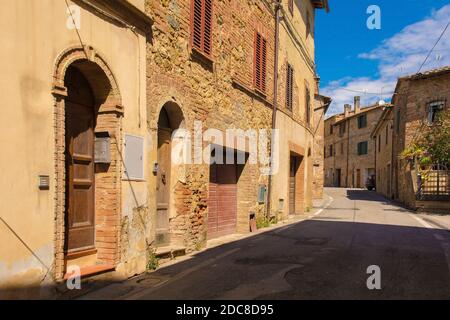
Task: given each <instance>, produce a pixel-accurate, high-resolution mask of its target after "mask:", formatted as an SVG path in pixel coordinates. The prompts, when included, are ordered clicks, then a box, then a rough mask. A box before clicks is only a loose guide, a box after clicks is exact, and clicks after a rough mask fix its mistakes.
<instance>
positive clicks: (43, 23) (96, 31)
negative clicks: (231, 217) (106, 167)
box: [0, 0, 152, 287]
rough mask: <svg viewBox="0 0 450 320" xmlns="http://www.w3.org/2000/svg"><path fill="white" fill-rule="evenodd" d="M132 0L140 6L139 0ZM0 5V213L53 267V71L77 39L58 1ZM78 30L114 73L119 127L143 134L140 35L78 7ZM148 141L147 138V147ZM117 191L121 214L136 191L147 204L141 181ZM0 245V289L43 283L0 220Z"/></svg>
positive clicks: (37, 265)
mask: <svg viewBox="0 0 450 320" xmlns="http://www.w3.org/2000/svg"><path fill="white" fill-rule="evenodd" d="M132 2H133V3H134V4H135V5H136V6H138V7H141V8H143V6H144V1H143V0H133V1H132ZM2 8H7V10H1V11H0V26H1V30H0V37H1V38H2V44H3V48H2V51H1V53H0V56H1V62H0V64H1V69H2V71H3V75H4V76H3V77H1V78H0V88H1V91H2V96H3V99H4V100H3V104H4V106H5V107H4V108H3V110H2V116H1V117H0V145H1V149H2V154H1V157H0V168H2V172H3V175H2V179H1V183H0V191H1V192H0V217H1V218H2V219H4V221H5V222H6V223H7V224H8V225H9V226H10V227H11V228H12V229H13V230H14V232H16V233H17V235H18V236H19V237H20V238H21V239H22V240H23V242H24V243H25V244H26V245H27V246H28V247H29V248H30V249H31V251H33V252H34V254H35V255H36V256H38V257H39V259H40V260H42V262H43V264H45V265H46V266H47V267H51V266H52V263H53V259H54V232H55V230H54V227H55V225H54V224H55V221H54V219H55V208H54V207H55V201H54V196H55V187H56V186H55V183H54V181H55V172H54V171H55V169H54V165H55V163H54V152H55V150H54V141H55V136H54V114H53V113H54V97H53V95H52V93H51V90H52V83H53V73H54V70H55V61H56V59H57V57H58V55H59V54H60V53H61V52H63V51H64V50H65V49H67V48H69V47H73V46H78V45H80V40H79V38H78V36H77V33H76V32H75V30H69V29H68V28H67V27H66V24H67V21H68V18H69V16H68V14H67V11H66V10H67V8H66V6H65V2H64V1H55V0H38V1H36V0H33V1H30V0H4V1H3V2H2ZM79 32H80V36H81V39H82V41H83V44H84V45H90V46H92V47H93V48H94V49H95V50H96V51H97V52H98V53H99V54H100V55H101V56H102V57H103V58H104V59H105V61H106V62H107V64H108V66H109V67H110V69H111V70H112V72H113V74H114V76H115V78H116V81H117V83H118V86H119V88H120V92H121V95H122V101H123V105H124V110H125V116H124V118H123V120H122V125H123V126H122V128H123V133H130V134H134V135H139V136H142V137H147V130H146V118H145V114H146V113H145V104H146V95H145V88H146V87H145V81H146V57H145V52H146V42H145V37H144V36H142V35H138V36H137V35H135V34H134V33H133V32H131V30H129V29H127V28H122V27H119V26H116V25H114V24H111V23H109V22H107V21H105V20H104V19H102V18H100V17H99V16H97V15H95V14H93V13H91V12H88V11H86V10H84V9H81V29H80V30H79ZM5 75H7V76H5ZM151 146H152V144H151V142H150V141H148V139H147V141H146V148H147V149H148V148H150V147H151ZM146 154H147V155H148V152H146ZM40 174H45V175H49V176H50V190H48V191H46V190H42V191H41V190H39V188H38V176H39V175H40ZM145 174H146V175H147V174H148V172H145ZM131 187H132V188H133V190H134V192H131ZM122 196H123V197H122V204H123V212H122V213H123V215H129V214H132V212H133V210H132V209H133V208H134V206H135V201H134V196H136V199H137V200H138V202H139V203H140V204H142V205H146V202H147V194H146V186H145V183H144V182H132V183H131V184H130V183H128V182H126V181H123V182H122ZM131 198H133V200H130V199H131ZM0 243H3V244H5V243H6V244H8V245H2V246H0V287H1V286H5V285H6V284H9V285H12V284H17V283H21V284H24V283H28V284H33V285H36V284H39V283H40V282H41V281H42V279H43V277H44V275H45V274H46V272H47V271H46V267H44V266H43V265H42V263H41V262H39V261H38V259H37V258H35V257H34V256H33V255H32V253H31V252H30V250H28V249H27V248H26V247H25V245H24V244H22V243H21V242H20V241H19V239H18V238H17V237H16V236H15V235H13V233H12V232H11V231H10V230H9V229H8V228H7V227H6V225H5V224H4V223H3V222H2V221H0ZM47 278H51V272H50V273H49V274H48V276H47ZM11 282H12V283H11Z"/></svg>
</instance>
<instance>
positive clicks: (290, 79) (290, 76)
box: [286, 64, 294, 111]
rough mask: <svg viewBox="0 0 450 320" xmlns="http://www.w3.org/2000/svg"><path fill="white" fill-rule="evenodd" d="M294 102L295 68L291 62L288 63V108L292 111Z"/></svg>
mask: <svg viewBox="0 0 450 320" xmlns="http://www.w3.org/2000/svg"><path fill="white" fill-rule="evenodd" d="M293 104H294V69H293V68H292V66H291V65H290V64H288V66H287V75H286V108H287V109H289V110H291V111H292V107H293Z"/></svg>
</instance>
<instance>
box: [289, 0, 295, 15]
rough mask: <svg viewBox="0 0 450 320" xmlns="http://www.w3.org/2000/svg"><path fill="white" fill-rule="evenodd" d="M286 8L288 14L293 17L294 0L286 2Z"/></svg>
mask: <svg viewBox="0 0 450 320" xmlns="http://www.w3.org/2000/svg"><path fill="white" fill-rule="evenodd" d="M288 1H289V3H288V7H289V13H290V14H291V16H293V15H294V0H288Z"/></svg>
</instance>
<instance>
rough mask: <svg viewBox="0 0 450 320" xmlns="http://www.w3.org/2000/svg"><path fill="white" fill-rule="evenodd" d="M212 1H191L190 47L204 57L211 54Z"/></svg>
mask: <svg viewBox="0 0 450 320" xmlns="http://www.w3.org/2000/svg"><path fill="white" fill-rule="evenodd" d="M212 2H213V0H192V8H191V10H192V13H191V29H192V30H191V45H192V47H193V48H195V49H197V50H198V51H200V52H201V53H203V54H205V55H206V56H211V53H212V19H213V16H212V8H213V5H212Z"/></svg>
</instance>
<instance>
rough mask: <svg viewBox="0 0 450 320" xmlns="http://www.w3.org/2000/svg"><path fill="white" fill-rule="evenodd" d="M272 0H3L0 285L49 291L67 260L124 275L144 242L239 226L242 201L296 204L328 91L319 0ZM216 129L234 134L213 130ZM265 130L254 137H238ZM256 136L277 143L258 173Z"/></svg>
mask: <svg viewBox="0 0 450 320" xmlns="http://www.w3.org/2000/svg"><path fill="white" fill-rule="evenodd" d="M275 4H276V3H274V2H273V1H265V0H246V1H231V2H226V3H225V2H223V1H212V0H211V1H208V0H206V1H176V0H173V1H151V0H146V1H144V0H133V1H126V0H118V1H114V2H111V1H106V0H89V1H88V0H73V1H71V2H68V3H67V5H66V3H65V2H64V1H58V2H57V3H56V4H55V3H54V1H44V0H43V1H32V2H31V5H30V3H28V2H27V3H25V2H18V3H17V2H16V1H13V0H7V2H6V3H4V4H3V6H5V7H6V6H8V7H10V10H3V11H2V16H1V18H2V22H4V28H2V31H0V33H1V36H2V39H5V43H7V44H8V45H7V46H6V47H5V49H4V50H3V51H2V53H1V55H2V61H3V70H5V72H7V74H10V75H11V76H10V77H8V79H6V78H5V77H3V78H1V79H0V87H2V88H5V92H9V94H8V96H6V97H5V99H7V100H6V101H5V103H6V104H8V105H9V106H11V108H7V109H6V110H5V114H4V116H2V118H1V119H2V121H3V122H2V126H1V128H2V129H0V130H3V132H2V134H1V137H2V138H1V139H2V140H1V145H2V146H3V153H2V154H3V157H1V158H0V161H1V163H0V164H1V166H2V167H3V168H10V170H6V171H5V173H4V177H3V179H2V185H1V191H2V193H1V194H2V195H1V197H2V199H1V201H0V203H1V210H0V212H1V221H0V241H2V243H8V244H10V245H9V246H1V247H0V292H1V294H0V296H1V297H2V298H12V297H21V298H27V297H48V296H54V295H55V294H56V290H55V288H54V285H55V284H58V283H61V282H62V281H64V279H67V277H68V276H70V274H71V273H70V272H71V270H72V269H73V270H75V271H77V270H78V271H80V273H81V276H82V277H89V276H92V275H96V274H103V273H105V272H107V277H108V279H123V278H127V277H130V276H133V275H135V274H139V273H141V272H144V271H145V270H146V267H147V263H148V261H149V257H150V256H151V255H153V254H154V252H155V250H160V251H164V250H169V251H170V250H173V249H174V248H182V250H183V251H186V252H190V251H195V250H199V249H201V248H203V247H204V246H205V245H206V241H207V240H208V239H212V238H216V237H220V236H223V235H226V234H230V233H235V232H239V233H247V232H249V222H250V219H252V218H254V217H255V216H259V217H261V216H264V215H267V214H270V215H271V216H274V215H278V216H279V217H280V218H286V217H288V216H289V214H300V213H303V212H304V211H306V210H307V208H308V207H311V205H312V198H313V194H314V196H315V197H319V196H320V195H321V188H320V186H319V185H317V183H318V182H316V185H315V186H314V183H313V179H314V177H315V176H320V175H321V174H320V172H321V170H322V169H321V152H322V150H323V147H322V144H321V142H320V139H321V134H320V132H321V130H322V129H321V128H323V113H324V112H325V111H326V107H327V105H328V104H329V99H328V98H326V97H322V96H320V95H319V91H318V81H317V75H316V73H315V64H314V32H313V30H314V29H313V28H314V27H313V26H314V12H315V10H316V9H321V8H325V9H327V8H328V4H327V1H309V0H308V1H307V0H303V1H293V2H292V6H291V2H290V1H287V0H286V1H285V2H284V1H283V2H282V3H281V4H280V6H279V7H278V6H276V5H275ZM277 8H278V10H279V13H280V16H282V17H283V18H280V23H279V38H278V39H279V41H278V42H276V41H275V39H276V37H275V35H276V30H277V28H276V24H277V23H276V21H277V19H276V18H275V12H276V10H277ZM291 9H292V10H291ZM280 11H281V12H280ZM6 12H7V13H6ZM281 13H282V14H281ZM49 14H51V16H52V19H50V20H48V21H47V22H45V23H43V22H42V23H39V24H37V25H34V24H33V25H32V24H30V23H28V22H29V21H38V20H39V21H42V20H40V18H39V17H41V16H43V15H49ZM289 14H291V16H289ZM13 26H19V27H17V28H16V27H14V28H13ZM277 43H278V45H277ZM276 48H278V50H276ZM276 57H278V64H276V60H277V59H276ZM288 65H289V66H290V67H289V68H288ZM275 70H277V71H278V73H277V77H275V76H274V71H275ZM288 70H289V72H288ZM275 78H278V82H277V83H276V84H277V85H276V86H275V85H274V83H275V80H276V79H275ZM274 88H276V90H274ZM288 100H289V102H288V103H287V101H288ZM274 104H275V108H274ZM274 110H276V112H275V115H276V116H275V117H274ZM274 120H275V121H274ZM10 123H14V126H13V127H11V126H10V125H9V124H10ZM274 124H275V126H274ZM273 128H277V129H279V132H280V133H279V144H278V145H277V147H274V145H273V144H271V143H270V136H271V133H272V131H273ZM229 129H238V131H237V134H236V135H235V136H231V138H228V136H226V137H225V138H224V137H223V135H222V133H224V132H227V130H229ZM252 130H253V131H252ZM264 130H265V131H266V132H268V136H269V137H268V139H264V137H263V136H261V135H259V136H258V137H257V139H258V140H252V139H254V136H253V135H252V132H258V133H259V132H260V131H264ZM316 130H317V133H316ZM233 133H236V131H233ZM11 137H14V138H13V139H11ZM315 139H318V140H317V141H316V140H315ZM255 141H256V143H255ZM255 146H259V148H262V149H265V148H266V149H268V150H270V148H271V147H272V149H273V151H274V154H278V159H279V162H278V164H277V166H276V167H277V168H276V169H277V170H275V171H274V173H275V174H274V176H273V177H272V178H271V179H269V176H268V171H267V167H268V165H270V163H267V159H259V158H258V161H257V162H254V161H252V160H253V159H252V154H253V151H254V150H255V149H254V148H255ZM174 150H177V152H174ZM29 155H32V156H31V157H30V156H29ZM222 156H223V157H224V158H227V156H229V157H231V159H233V160H234V162H233V161H231V162H233V163H228V162H227V163H225V164H223V163H221V161H220V158H221V157H222ZM180 159H181V160H182V161H180ZM239 159H240V160H242V161H241V162H238V163H237V160H239ZM316 165H317V168H318V169H317V170H316V171H314V170H315V168H316V167H315V166H316ZM269 180H271V181H269ZM269 182H271V186H272V188H270V189H271V192H270V198H268V195H267V189H268V187H269ZM291 182H292V188H291V187H290V183H291ZM24 195H27V196H26V197H24ZM5 199H8V200H5ZM268 200H270V201H268ZM269 203H270V207H268V205H269ZM12 204H14V205H12ZM77 268H79V269H77Z"/></svg>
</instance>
